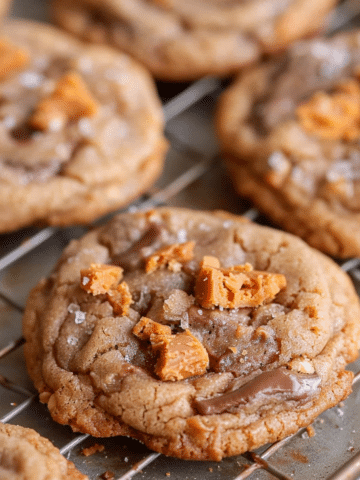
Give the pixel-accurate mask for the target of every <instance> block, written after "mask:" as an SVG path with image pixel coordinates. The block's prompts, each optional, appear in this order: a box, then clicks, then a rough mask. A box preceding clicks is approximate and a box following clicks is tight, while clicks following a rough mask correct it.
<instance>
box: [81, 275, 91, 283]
mask: <svg viewBox="0 0 360 480" xmlns="http://www.w3.org/2000/svg"><path fill="white" fill-rule="evenodd" d="M89 282H90V278H88V277H83V278H82V284H83V285H87V284H88V283H89Z"/></svg>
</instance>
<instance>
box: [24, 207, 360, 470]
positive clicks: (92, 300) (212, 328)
mask: <svg viewBox="0 0 360 480" xmlns="http://www.w3.org/2000/svg"><path fill="white" fill-rule="evenodd" d="M359 318H360V309H359V300H358V297H357V295H356V292H355V291H354V288H353V285H352V283H351V281H350V279H349V277H348V276H347V275H346V274H345V273H344V272H343V271H342V270H341V269H340V268H339V267H338V266H337V265H336V264H335V263H334V262H333V261H332V260H331V259H329V258H327V257H325V256H324V255H323V254H322V253H320V252H318V251H316V250H314V249H312V248H310V247H309V246H308V245H307V244H305V243H304V242H303V241H302V240H300V239H298V238H296V237H294V236H292V235H291V234H288V233H285V232H281V231H277V230H274V229H271V228H268V227H263V226H259V225H256V224H254V223H251V222H250V221H247V220H246V219H244V218H242V217H237V216H235V215H230V214H228V213H224V212H201V211H191V210H186V209H175V208H160V209H156V210H152V211H149V212H146V213H144V212H142V213H141V212H138V213H126V214H121V215H118V216H115V217H114V218H113V219H112V220H111V221H110V222H109V223H108V224H107V225H105V226H103V227H101V228H100V229H96V230H94V231H92V232H90V233H88V234H87V235H85V236H84V237H82V238H81V239H79V240H74V241H72V242H71V243H70V244H69V246H68V247H67V248H66V249H65V251H64V253H63V255H62V257H61V258H60V260H59V263H58V265H57V267H56V269H55V271H54V272H53V274H52V275H51V276H50V277H49V278H48V279H44V280H42V281H41V282H40V283H39V284H38V286H37V287H35V289H34V290H33V291H32V292H31V294H30V296H29V299H28V301H27V306H26V311H25V315H24V322H23V332H24V336H25V338H26V343H25V347H24V352H25V358H26V363H27V368H28V371H29V374H30V376H31V378H32V379H33V381H34V383H35V386H36V388H37V389H38V390H39V392H40V399H41V401H43V402H46V403H47V404H48V408H49V410H50V413H51V415H52V417H53V418H54V419H55V420H56V421H57V422H60V423H62V424H68V425H70V426H71V427H72V429H73V430H74V431H81V432H87V433H90V434H91V435H94V436H100V437H107V436H113V435H127V436H130V437H134V438H137V439H139V440H141V441H142V442H144V443H145V444H146V445H147V446H148V447H149V448H152V449H154V450H156V451H158V452H162V453H164V454H166V455H172V456H176V457H180V458H183V459H193V460H221V458H223V457H226V456H230V455H236V454H240V453H241V452H244V451H247V450H251V449H254V448H257V447H259V446H260V445H263V444H265V443H267V442H272V441H275V440H278V439H280V438H282V437H285V436H287V435H289V434H291V433H294V432H296V431H297V430H298V429H299V428H300V427H302V426H305V425H308V424H309V423H311V422H312V421H313V420H314V418H315V417H316V416H317V415H319V414H320V413H321V412H322V411H324V410H325V409H327V408H329V407H332V406H333V405H336V404H337V403H338V402H339V401H340V400H342V399H344V398H345V397H346V396H347V395H348V394H349V393H350V391H351V382H352V378H353V374H352V373H351V372H348V371H346V370H345V366H346V364H347V363H348V362H350V361H352V360H354V359H355V357H356V356H357V350H358V346H359V341H360V324H359Z"/></svg>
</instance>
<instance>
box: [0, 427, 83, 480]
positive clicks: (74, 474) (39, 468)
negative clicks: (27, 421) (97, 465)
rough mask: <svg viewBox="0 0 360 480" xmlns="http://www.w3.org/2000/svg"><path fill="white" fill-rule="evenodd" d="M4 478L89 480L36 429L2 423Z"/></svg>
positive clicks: (0, 447)
mask: <svg viewBox="0 0 360 480" xmlns="http://www.w3.org/2000/svg"><path fill="white" fill-rule="evenodd" d="M0 478H1V480H88V477H87V475H83V474H82V473H81V472H79V470H77V469H76V468H75V466H74V464H73V463H72V462H69V460H66V458H64V457H63V456H62V455H61V454H60V452H59V449H58V448H56V447H54V445H53V444H52V443H51V442H50V441H49V440H48V439H47V438H44V437H41V436H40V435H39V434H38V433H37V432H35V430H32V429H31V428H24V427H20V426H17V425H4V424H3V423H0Z"/></svg>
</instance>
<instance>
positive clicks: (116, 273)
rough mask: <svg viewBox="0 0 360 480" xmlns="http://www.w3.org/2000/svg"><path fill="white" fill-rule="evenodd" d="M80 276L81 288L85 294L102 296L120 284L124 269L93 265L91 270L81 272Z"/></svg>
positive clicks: (98, 264)
mask: <svg viewBox="0 0 360 480" xmlns="http://www.w3.org/2000/svg"><path fill="white" fill-rule="evenodd" d="M80 275H81V280H80V286H81V288H82V289H83V290H85V292H87V293H91V294H92V295H101V294H104V293H107V292H108V291H109V290H110V289H111V288H113V287H115V286H116V285H117V284H118V283H119V281H120V280H121V278H122V275H123V269H122V268H121V267H117V266H114V265H103V264H100V263H92V264H91V265H90V268H87V269H83V270H81V271H80Z"/></svg>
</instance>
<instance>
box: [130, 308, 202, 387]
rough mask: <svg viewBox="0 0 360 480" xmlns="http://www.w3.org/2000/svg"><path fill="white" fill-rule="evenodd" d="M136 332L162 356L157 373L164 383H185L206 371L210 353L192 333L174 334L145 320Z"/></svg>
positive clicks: (136, 328) (163, 326)
mask: <svg viewBox="0 0 360 480" xmlns="http://www.w3.org/2000/svg"><path fill="white" fill-rule="evenodd" d="M133 333H134V334H135V335H136V336H138V337H139V338H140V339H142V340H150V342H151V346H152V348H153V350H154V351H155V352H158V353H159V358H158V361H157V363H156V368H155V373H156V375H157V376H158V377H159V378H160V379H161V380H163V381H177V380H183V379H184V378H188V377H192V376H194V375H203V374H204V373H205V372H206V369H207V367H208V365H209V356H208V354H207V351H206V350H205V348H204V346H203V345H202V343H201V342H200V341H199V340H198V339H197V338H196V337H194V335H192V333H191V332H190V331H189V330H185V332H182V333H177V334H175V335H173V334H172V333H171V328H170V327H168V326H166V325H161V324H159V323H157V322H154V321H152V320H150V319H149V318H144V317H143V318H142V319H141V320H140V322H139V323H138V324H137V325H136V326H135V327H134V329H133Z"/></svg>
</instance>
